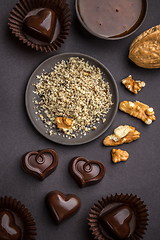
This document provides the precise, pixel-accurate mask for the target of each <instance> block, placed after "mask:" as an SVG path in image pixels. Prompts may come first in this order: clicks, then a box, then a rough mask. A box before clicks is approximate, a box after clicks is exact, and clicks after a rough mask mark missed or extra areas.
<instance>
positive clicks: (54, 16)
mask: <svg viewBox="0 0 160 240" xmlns="http://www.w3.org/2000/svg"><path fill="white" fill-rule="evenodd" d="M70 16H71V14H70V9H69V6H68V4H67V3H66V0H61V1H57V0H52V1H50V0H46V1H43V0H39V1H35V0H19V2H18V3H17V4H16V6H15V7H14V8H13V9H12V11H11V12H10V17H9V23H8V24H9V28H10V29H11V31H12V33H13V34H14V35H15V36H16V37H18V38H19V40H21V41H23V43H25V44H27V46H30V47H31V48H34V49H36V50H41V51H45V52H48V51H50V52H52V51H56V50H57V49H58V48H59V47H61V44H62V43H64V40H65V39H66V35H68V32H69V29H70V28H69V26H70V24H71V22H70V20H71V18H70Z"/></svg>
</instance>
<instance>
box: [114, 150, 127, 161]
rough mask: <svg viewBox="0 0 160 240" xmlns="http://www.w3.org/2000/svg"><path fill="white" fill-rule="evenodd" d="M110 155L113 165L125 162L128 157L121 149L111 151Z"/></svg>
mask: <svg viewBox="0 0 160 240" xmlns="http://www.w3.org/2000/svg"><path fill="white" fill-rule="evenodd" d="M111 154H112V161H113V162H114V163H117V162H121V161H126V160H127V159H128V157H129V153H128V152H127V151H124V150H121V149H112V151H111Z"/></svg>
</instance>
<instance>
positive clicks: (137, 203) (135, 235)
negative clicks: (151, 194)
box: [88, 193, 148, 240]
mask: <svg viewBox="0 0 160 240" xmlns="http://www.w3.org/2000/svg"><path fill="white" fill-rule="evenodd" d="M120 206H126V207H128V208H129V209H130V210H131V211H132V217H131V220H130V222H129V234H128V236H127V237H125V238H118V237H117V238H116V239H125V240H134V239H136V240H139V239H143V235H144V234H145V230H147V225H148V223H147V222H148V213H147V211H148V210H147V209H146V205H144V202H143V201H142V200H141V199H140V198H138V197H137V195H135V196H133V195H132V194H131V195H128V194H126V195H124V194H122V193H121V194H120V195H118V194H116V195H115V196H113V195H111V196H107V197H106V198H102V200H99V201H98V203H96V204H94V207H92V208H91V212H90V213H89V218H88V221H89V222H88V224H89V226H90V228H89V229H90V230H91V231H92V235H94V239H99V240H114V239H115V236H114V235H112V233H111V232H110V231H108V229H107V230H106V229H104V227H103V226H102V225H101V223H100V222H99V219H100V217H101V216H102V214H104V213H106V212H109V211H113V210H114V209H116V208H118V207H120Z"/></svg>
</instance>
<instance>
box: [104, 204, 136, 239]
mask: <svg viewBox="0 0 160 240" xmlns="http://www.w3.org/2000/svg"><path fill="white" fill-rule="evenodd" d="M131 218H132V210H131V209H130V208H129V206H127V205H125V204H122V205H120V206H116V207H113V208H111V209H109V210H108V211H106V212H104V213H103V214H102V215H100V217H99V222H100V224H101V226H102V227H103V229H104V230H105V231H106V232H107V233H108V234H109V235H111V236H112V237H113V238H114V239H126V238H127V237H128V236H129V234H130V226H129V222H130V220H131Z"/></svg>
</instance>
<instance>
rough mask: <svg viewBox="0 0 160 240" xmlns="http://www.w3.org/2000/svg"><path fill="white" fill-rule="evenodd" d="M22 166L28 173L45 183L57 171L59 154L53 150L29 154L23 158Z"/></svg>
mask: <svg viewBox="0 0 160 240" xmlns="http://www.w3.org/2000/svg"><path fill="white" fill-rule="evenodd" d="M21 164H22V168H23V169H24V170H25V171H26V172H27V173H29V174H30V175H32V176H33V177H36V178H37V179H39V180H41V181H43V180H44V179H45V178H46V177H48V176H49V175H50V174H51V173H53V172H54V171H55V169H56V167H57V165H58V154H57V152H56V151H55V150H53V149H44V150H39V151H37V152H29V153H27V154H25V155H24V156H23V157H22V161H21Z"/></svg>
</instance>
